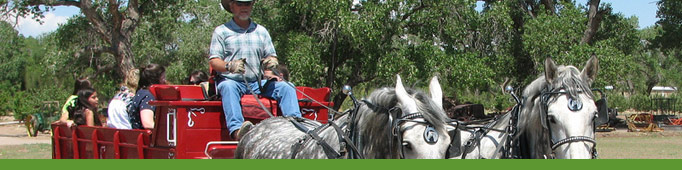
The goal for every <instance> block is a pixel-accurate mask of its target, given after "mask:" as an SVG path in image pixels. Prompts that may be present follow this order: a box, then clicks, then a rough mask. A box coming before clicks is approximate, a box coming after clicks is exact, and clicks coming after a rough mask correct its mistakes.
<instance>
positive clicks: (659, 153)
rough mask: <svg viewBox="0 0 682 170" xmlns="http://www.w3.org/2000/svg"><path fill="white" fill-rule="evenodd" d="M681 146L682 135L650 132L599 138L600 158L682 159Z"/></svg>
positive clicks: (598, 149)
mask: <svg viewBox="0 0 682 170" xmlns="http://www.w3.org/2000/svg"><path fill="white" fill-rule="evenodd" d="M631 133H635V132H631ZM681 148H682V136H662V135H657V134H650V135H646V136H637V137H634V136H629V137H598V138H597V151H598V152H599V159H682V149H681Z"/></svg>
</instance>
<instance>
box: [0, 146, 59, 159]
mask: <svg viewBox="0 0 682 170" xmlns="http://www.w3.org/2000/svg"><path fill="white" fill-rule="evenodd" d="M51 158H52V145H50V144H25V145H8V146H0V159H51Z"/></svg>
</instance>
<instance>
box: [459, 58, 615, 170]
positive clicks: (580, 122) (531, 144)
mask: <svg viewBox="0 0 682 170" xmlns="http://www.w3.org/2000/svg"><path fill="white" fill-rule="evenodd" d="M598 63H599V62H598V60H597V58H596V56H592V57H591V58H590V59H589V60H588V61H587V63H586V65H585V67H584V68H583V70H582V71H580V70H578V69H577V68H576V67H574V66H563V65H561V66H556V64H555V63H554V61H552V59H550V58H547V59H546V60H545V74H544V76H540V77H539V78H537V79H536V80H535V81H533V82H532V83H531V84H530V85H528V86H527V87H526V88H525V89H524V91H523V95H522V98H521V101H520V102H521V103H520V105H517V106H515V107H514V110H512V111H511V112H508V113H506V114H505V115H503V116H501V117H500V118H498V120H496V121H494V122H492V123H490V124H488V125H487V126H486V127H477V128H467V127H463V126H459V127H458V128H457V131H455V132H458V133H459V134H457V135H456V136H457V137H456V138H458V139H459V141H457V140H456V139H455V140H453V143H455V144H453V145H456V144H460V146H461V147H459V148H454V151H453V148H450V151H449V152H448V153H456V154H451V155H450V157H451V158H466V159H481V158H484V159H491V158H503V156H506V158H545V159H546V158H561V159H589V158H596V149H595V146H596V141H595V140H594V128H595V126H597V125H599V124H601V123H604V122H607V121H608V116H607V111H606V109H607V106H606V101H605V97H604V96H602V98H603V99H602V100H599V101H597V102H595V96H594V94H593V93H592V89H590V85H591V84H592V82H594V80H595V78H596V76H597V72H598V70H599V66H598ZM514 111H518V112H516V115H514V114H515V113H514ZM516 118H518V119H516ZM510 120H513V121H510ZM512 124H513V125H512ZM449 127H450V131H451V134H456V133H453V132H452V129H454V128H455V127H457V126H449ZM476 132H479V133H478V134H477V133H476ZM510 134H513V136H512V135H510ZM472 139H473V140H472ZM467 143H468V145H467ZM465 146H469V147H465ZM455 151H456V152H455Z"/></svg>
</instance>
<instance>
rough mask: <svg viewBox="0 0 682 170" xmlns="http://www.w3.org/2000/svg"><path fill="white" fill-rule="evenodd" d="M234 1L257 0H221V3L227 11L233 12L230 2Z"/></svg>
mask: <svg viewBox="0 0 682 170" xmlns="http://www.w3.org/2000/svg"><path fill="white" fill-rule="evenodd" d="M232 1H236V2H253V1H255V0H221V1H220V4H222V5H223V9H225V11H227V12H229V13H232V11H230V3H231V2H232Z"/></svg>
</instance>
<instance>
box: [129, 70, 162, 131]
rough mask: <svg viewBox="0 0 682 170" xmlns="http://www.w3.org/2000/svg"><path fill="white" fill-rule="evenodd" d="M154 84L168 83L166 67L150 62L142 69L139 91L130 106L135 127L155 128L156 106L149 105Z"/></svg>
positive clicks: (131, 119)
mask: <svg viewBox="0 0 682 170" xmlns="http://www.w3.org/2000/svg"><path fill="white" fill-rule="evenodd" d="M153 84H166V69H165V68H164V67H163V66H161V65H158V64H149V65H147V66H145V67H143V68H141V69H140V80H139V82H138V88H137V93H136V94H135V97H133V101H132V103H131V105H130V106H128V114H130V125H131V127H132V128H133V129H153V128H154V111H155V110H156V107H155V106H152V105H149V101H152V100H154V96H153V95H152V93H151V92H150V91H149V87H151V86H152V85H153Z"/></svg>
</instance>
